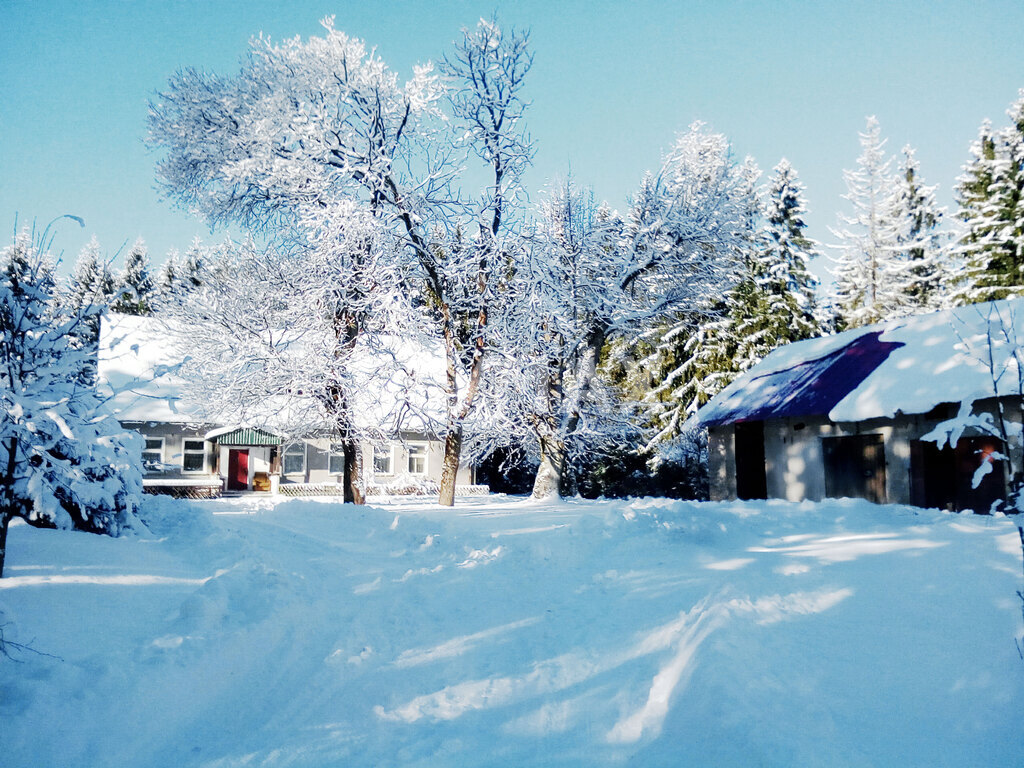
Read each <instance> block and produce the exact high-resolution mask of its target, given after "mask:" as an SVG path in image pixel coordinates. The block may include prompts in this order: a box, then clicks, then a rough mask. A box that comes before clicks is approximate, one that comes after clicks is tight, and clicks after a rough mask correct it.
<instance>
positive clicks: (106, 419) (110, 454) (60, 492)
mask: <svg viewBox="0 0 1024 768" xmlns="http://www.w3.org/2000/svg"><path fill="white" fill-rule="evenodd" d="M101 312H102V307H99V306H97V305H93V304H88V305H85V306H82V307H79V308H78V309H75V310H69V309H68V308H66V307H62V303H61V302H60V301H58V297H57V288H56V283H55V280H54V276H53V268H52V265H51V264H50V262H49V260H48V259H47V257H46V256H45V255H44V254H43V253H42V252H41V251H40V248H39V246H38V244H37V243H36V242H34V241H33V238H32V237H31V235H30V234H29V233H27V232H26V233H22V234H19V235H18V236H17V237H16V238H15V240H14V243H13V244H12V245H10V246H8V247H7V248H5V249H4V250H3V251H2V253H0V489H2V490H0V575H2V573H3V560H4V554H5V550H6V538H7V526H8V524H9V523H10V521H11V519H13V518H14V517H21V518H24V519H25V520H26V521H27V522H28V523H29V524H31V525H35V526H38V527H44V528H76V529H79V530H85V531H91V532H94V533H106V534H110V535H113V536H117V535H119V534H121V533H123V532H124V531H125V530H128V529H130V528H131V527H132V525H133V521H134V519H135V510H136V506H137V504H138V499H139V497H140V496H141V495H142V473H141V469H140V467H141V452H142V448H141V445H140V443H141V438H140V437H139V436H138V435H137V434H134V433H131V434H129V433H126V432H125V431H124V430H123V429H122V428H121V427H120V425H119V424H118V423H117V421H116V420H115V419H114V417H113V416H112V415H111V414H110V413H108V412H107V411H106V410H105V409H104V405H103V401H102V400H101V399H100V397H99V395H98V394H97V393H96V391H95V389H94V388H93V387H92V386H91V385H90V384H88V383H86V382H85V381H84V377H83V375H82V373H83V371H84V370H85V369H86V366H87V365H88V363H89V361H90V349H89V347H88V345H85V344H83V342H82V339H83V334H82V333H81V332H80V331H81V330H82V328H83V327H84V326H86V325H87V324H88V323H90V322H91V321H93V320H94V319H95V318H96V317H97V315H98V314H99V313H101Z"/></svg>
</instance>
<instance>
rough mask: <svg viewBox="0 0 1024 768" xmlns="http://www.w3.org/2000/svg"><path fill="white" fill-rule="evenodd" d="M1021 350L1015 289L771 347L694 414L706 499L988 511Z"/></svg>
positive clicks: (1016, 419) (1023, 307)
mask: <svg viewBox="0 0 1024 768" xmlns="http://www.w3.org/2000/svg"><path fill="white" fill-rule="evenodd" d="M1022 347H1024V300H1019V299H1018V300H1006V301H999V302H990V303H986V304H978V305H974V306H968V307H960V308H957V309H954V310H947V311H943V312H936V313H931V314H927V315H919V316H914V317H907V318H901V319H898V320H893V321H890V322H885V323H880V324H878V325H872V326H867V327H863V328H856V329H854V330H850V331H846V332H845V333H840V334H836V335H834V336H827V337H823V338H820V339H811V340H808V341H802V342H797V343H794V344H790V345H788V346H785V347H781V348H779V349H777V350H775V351H774V352H772V353H771V354H770V355H768V357H766V358H765V359H764V360H762V361H761V362H760V363H759V364H757V365H756V366H754V367H753V368H752V369H751V370H749V371H747V372H746V373H745V374H743V375H742V376H740V377H739V378H737V379H736V380H735V381H734V382H733V383H732V384H730V385H729V386H728V387H726V388H725V389H724V390H723V391H722V392H721V393H719V394H718V395H717V396H716V397H714V398H713V399H712V400H711V401H710V402H708V403H707V404H706V405H705V406H704V407H703V408H702V409H701V410H700V411H699V412H698V413H697V420H698V421H699V423H700V424H701V425H703V426H705V427H707V429H708V438H709V469H710V475H711V496H712V498H714V499H729V498H737V497H738V498H743V499H750V498H781V499H789V500H793V501H799V500H803V499H811V500H820V499H822V498H825V497H843V496H851V497H860V498H867V499H870V500H872V501H875V502H878V503H886V502H892V503H906V504H914V505H918V506H926V507H940V508H949V509H974V510H976V511H987V510H988V509H989V508H990V506H991V504H992V502H993V501H995V500H996V499H1000V498H1004V497H1005V495H1006V491H1007V483H1008V481H1009V479H1010V477H1009V475H1010V474H1011V472H1019V471H1020V467H1021V466H1022V456H1021V448H1020V441H1019V440H1017V439H1013V438H1014V429H1015V428H1016V429H1019V426H1018V427H1015V426H1014V425H1019V424H1020V422H1021V404H1022V397H1021V395H1022V392H1024V385H1022V382H1024V366H1021V365H1018V362H1020V361H1021V360H1022V359H1024V348H1022ZM986 420H987V423H988V426H987V427H986V426H984V422H985V421H986ZM1001 425H1002V426H1003V427H1005V428H1006V429H1005V431H1006V433H1007V434H1008V435H1009V437H1010V438H1011V439H1009V440H1006V441H1004V440H1003V439H1002V438H1001V436H1000V426H1001ZM936 428H939V432H940V433H942V434H947V433H949V432H952V434H953V440H952V442H953V445H952V446H949V445H945V444H944V441H942V440H940V441H939V442H938V443H936V442H935V441H933V440H931V439H930V438H932V437H934V435H935V434H936V433H935V430H936ZM929 433H932V434H929ZM925 437H928V438H929V439H928V440H924V439H922V438H925ZM957 438H959V439H957ZM1006 442H1009V443H1010V444H1009V445H1008V446H1007V445H1006V444H1005V443H1006ZM979 468H981V471H979ZM976 480H977V481H979V482H977V483H975V481H976Z"/></svg>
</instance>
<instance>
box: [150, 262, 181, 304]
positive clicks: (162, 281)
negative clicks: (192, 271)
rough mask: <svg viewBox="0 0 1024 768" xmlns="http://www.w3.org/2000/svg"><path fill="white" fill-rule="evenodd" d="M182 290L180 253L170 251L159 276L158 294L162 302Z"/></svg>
mask: <svg viewBox="0 0 1024 768" xmlns="http://www.w3.org/2000/svg"><path fill="white" fill-rule="evenodd" d="M180 288H181V267H180V265H179V264H178V252H177V251H170V252H169V253H168V254H167V258H166V259H165V260H164V263H163V265H162V266H161V267H160V274H159V275H158V276H157V285H156V294H157V295H158V296H159V297H160V301H167V300H168V299H169V298H170V297H172V296H174V294H175V293H177V292H178V291H179V290H180Z"/></svg>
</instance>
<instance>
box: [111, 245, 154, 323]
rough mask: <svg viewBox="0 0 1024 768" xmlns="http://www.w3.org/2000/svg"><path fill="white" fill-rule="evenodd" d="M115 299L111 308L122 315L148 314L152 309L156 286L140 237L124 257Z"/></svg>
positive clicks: (147, 252) (144, 246)
mask: <svg viewBox="0 0 1024 768" xmlns="http://www.w3.org/2000/svg"><path fill="white" fill-rule="evenodd" d="M116 290H117V293H118V296H117V300H116V301H115V302H114V304H113V306H112V307H111V309H113V310H114V311H115V312H120V313H121V314H124V315H148V314H150V313H151V312H152V311H153V307H152V303H153V300H154V299H155V298H156V291H157V286H156V284H155V283H154V282H153V277H152V275H151V274H150V264H149V251H148V250H147V249H146V243H145V241H143V239H142V238H141V237H140V238H139V239H138V240H136V241H135V243H134V244H133V245H132V247H131V249H130V250H129V251H128V254H127V255H126V256H125V257H124V270H123V271H122V272H121V273H120V274H119V275H118V277H117V289H116Z"/></svg>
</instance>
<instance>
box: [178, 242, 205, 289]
mask: <svg viewBox="0 0 1024 768" xmlns="http://www.w3.org/2000/svg"><path fill="white" fill-rule="evenodd" d="M208 261H209V259H208V258H207V254H206V249H205V248H204V247H203V243H202V241H201V240H200V239H199V238H198V237H197V238H195V239H194V240H193V241H192V245H190V246H189V249H188V251H187V252H186V253H185V261H184V264H183V265H182V266H181V275H180V282H181V288H182V290H184V291H186V292H188V291H194V290H195V289H196V288H199V287H200V286H202V285H203V283H205V282H206V280H207V274H206V272H207V266H208Z"/></svg>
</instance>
